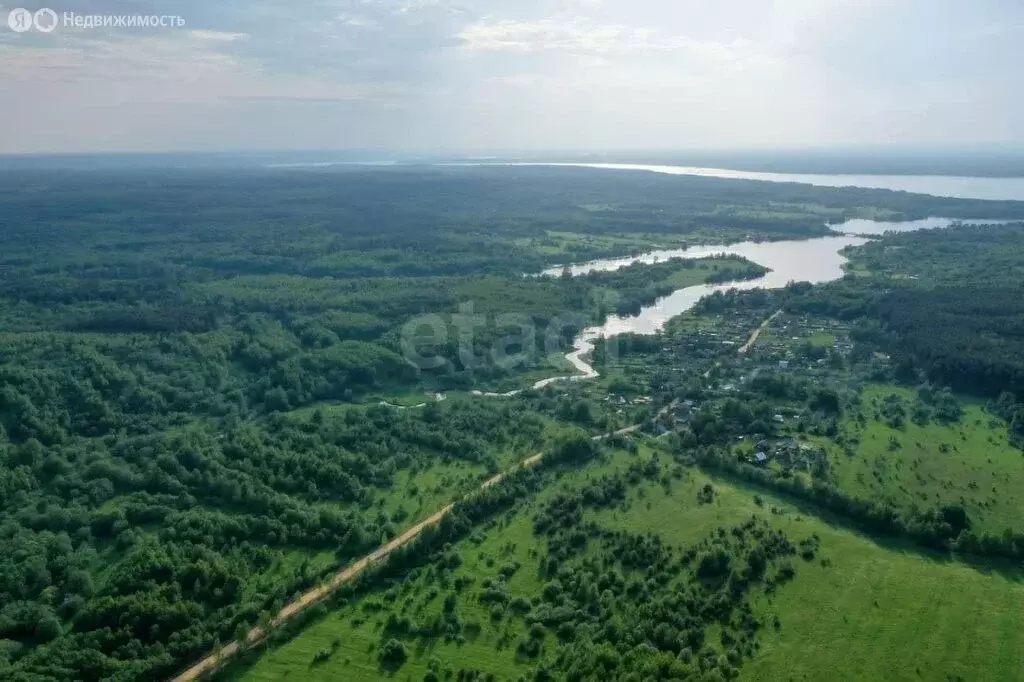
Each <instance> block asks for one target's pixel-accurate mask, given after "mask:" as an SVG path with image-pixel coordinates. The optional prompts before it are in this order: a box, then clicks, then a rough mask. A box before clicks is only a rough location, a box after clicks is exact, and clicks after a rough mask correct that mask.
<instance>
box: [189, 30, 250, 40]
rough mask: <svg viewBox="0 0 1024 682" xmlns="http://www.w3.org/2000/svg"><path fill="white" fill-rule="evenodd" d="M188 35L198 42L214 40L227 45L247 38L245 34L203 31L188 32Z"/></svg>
mask: <svg viewBox="0 0 1024 682" xmlns="http://www.w3.org/2000/svg"><path fill="white" fill-rule="evenodd" d="M189 33H190V34H191V35H192V37H193V38H198V39H199V40H214V41H221V42H228V43H230V42H233V41H235V40H243V39H245V38H248V37H249V36H247V35H246V34H245V33H225V32H224V31H204V30H202V29H196V30H193V31H189Z"/></svg>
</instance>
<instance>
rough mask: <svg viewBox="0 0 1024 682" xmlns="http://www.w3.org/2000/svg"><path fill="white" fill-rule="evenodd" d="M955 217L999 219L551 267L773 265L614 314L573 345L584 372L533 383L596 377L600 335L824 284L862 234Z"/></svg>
mask: <svg viewBox="0 0 1024 682" xmlns="http://www.w3.org/2000/svg"><path fill="white" fill-rule="evenodd" d="M954 222H961V223H972V224H997V223H1002V222H1005V221H999V220H962V221H954V220H952V219H950V218H926V219H924V220H914V221H905V222H901V223H897V222H880V221H872V220H850V221H847V222H845V223H842V224H838V225H833V226H832V228H833V229H834V230H836V231H838V232H842V233H844V234H842V235H836V236H830V237H819V238H816V239H801V240H787V241H777V242H740V243H737V244H729V245H702V246H693V247H690V248H688V249H658V250H654V251H648V252H646V253H641V254H638V255H636V256H628V257H626V258H604V259H600V260H594V261H589V262H586V263H577V264H572V265H567V266H558V267H554V268H550V269H548V270H545V271H544V272H543V273H542V274H544V275H550V276H553V277H557V276H560V275H561V274H562V273H563V272H564V271H565V270H566V269H568V270H569V272H570V273H571V274H572V275H573V276H574V277H575V276H579V275H584V274H586V273H588V272H597V271H611V270H618V269H619V268H623V267H626V266H628V265H630V264H632V263H637V262H640V263H656V262H658V261H664V260H667V259H669V258H706V257H708V256H712V255H716V254H730V255H737V256H742V257H744V258H746V259H748V260H750V261H753V262H754V263H757V264H759V265H763V266H764V267H766V268H768V269H769V270H770V272H768V273H767V274H766V275H764V276H763V277H758V278H757V279H750V280H743V281H738V282H725V283H722V284H700V285H697V286H691V287H686V288H684V289H678V290H676V291H674V292H673V293H671V294H669V295H668V296H666V297H664V298H661V299H659V300H657V301H655V302H654V303H653V304H651V305H649V306H645V307H644V308H642V309H641V311H640V314H639V315H629V316H627V315H612V316H609V317H608V318H607V319H606V320H605V321H604V323H603V324H601V325H599V326H594V327H587V328H586V329H584V330H583V331H582V332H581V333H580V335H579V336H577V337H576V339H575V341H574V344H573V350H572V352H571V353H568V354H567V355H566V356H565V357H566V360H568V361H569V362H570V363H571V364H572V365H573V367H575V368H576V370H577V371H578V372H579V374H577V375H576V376H572V377H551V378H548V379H544V380H542V381H539V382H537V383H536V384H534V385H533V388H535V389H540V388H543V387H545V386H547V385H548V384H551V383H554V382H556V381H565V380H580V379H590V378H594V377H596V376H597V375H598V374H597V371H596V370H595V369H594V368H593V367H592V366H591V365H590V364H589V363H588V362H587V361H586V357H587V356H588V355H589V354H590V353H591V351H593V350H594V342H595V341H596V340H597V339H601V338H608V337H612V336H616V335H618V334H625V333H634V334H656V333H657V332H659V331H661V330H662V329H663V328H664V327H665V324H666V323H667V322H668V321H669V320H670V319H671V318H673V317H675V316H677V315H680V314H682V313H684V312H686V311H688V310H690V309H691V308H693V306H694V305H696V303H697V301H699V300H700V299H701V298H703V297H705V296H708V295H710V294H713V293H715V292H716V291H722V292H724V291H728V290H729V289H738V290H743V291H747V290H751V289H781V288H783V287H785V286H786V285H787V284H789V283H790V282H811V283H812V284H822V283H825V282H831V281H833V280H837V279H839V278H841V277H842V276H843V274H844V272H843V264H844V263H845V262H846V258H845V257H844V256H843V255H842V254H840V253H839V252H840V251H841V250H843V249H845V248H846V247H848V246H860V245H862V244H865V243H867V242H868V238H867V237H863V236H858V235H877V234H883V233H885V232H887V231H895V232H908V231H913V230H922V229H937V228H945V227H948V226H950V225H952V224H953V223H954Z"/></svg>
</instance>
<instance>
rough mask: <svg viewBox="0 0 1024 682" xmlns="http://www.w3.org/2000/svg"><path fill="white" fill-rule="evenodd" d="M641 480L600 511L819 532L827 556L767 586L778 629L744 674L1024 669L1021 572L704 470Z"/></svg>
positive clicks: (682, 522)
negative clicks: (620, 501)
mask: <svg viewBox="0 0 1024 682" xmlns="http://www.w3.org/2000/svg"><path fill="white" fill-rule="evenodd" d="M708 482H711V483H712V485H713V486H714V487H715V490H716V493H717V494H716V499H715V502H714V503H713V504H710V505H701V504H699V503H698V502H697V491H698V490H699V489H700V487H701V486H703V485H704V484H705V483H708ZM642 490H643V497H642V498H641V499H638V500H636V501H635V502H634V503H633V504H632V506H631V508H630V510H629V511H628V512H621V511H615V512H607V511H606V512H601V513H600V514H599V515H598V516H599V517H603V518H602V520H603V521H604V522H605V523H606V524H607V525H610V526H617V527H620V528H622V529H628V530H630V531H633V532H643V531H652V532H657V533H659V534H660V535H661V536H662V537H663V538H665V539H666V540H668V541H669V542H673V543H678V544H686V543H691V542H693V541H695V540H698V539H700V538H701V537H704V536H705V535H706V534H707V533H708V532H709V531H710V530H713V529H714V528H716V527H718V526H721V527H723V528H726V527H730V526H732V525H735V524H736V523H738V522H741V521H743V520H745V519H746V518H749V517H750V515H752V514H758V515H760V516H763V517H767V518H769V519H770V522H771V523H772V524H773V525H775V526H777V527H779V528H781V529H782V530H783V531H785V532H786V534H787V535H788V536H789V537H790V539H791V540H794V541H797V540H800V539H803V538H805V537H808V536H810V535H812V534H817V535H818V536H819V538H820V539H821V549H820V552H819V555H818V559H821V558H824V559H826V560H827V562H828V563H829V564H830V565H828V566H823V565H822V563H821V562H820V561H819V560H818V559H816V560H815V561H814V562H805V561H802V560H798V561H797V565H796V570H797V574H796V578H795V580H794V581H793V582H791V583H788V584H787V585H785V586H784V587H782V588H780V589H779V590H778V592H777V593H776V594H775V595H774V596H773V597H771V598H769V597H766V596H763V595H762V596H761V597H760V599H759V602H758V605H757V607H758V610H759V612H760V614H761V616H762V618H763V619H769V620H770V617H771V616H774V615H778V617H779V619H780V621H781V623H782V628H781V630H780V631H778V632H776V631H775V630H774V629H773V628H771V627H767V628H765V629H764V630H763V631H762V632H761V633H760V635H759V638H760V641H761V645H762V648H761V651H760V652H759V654H758V655H757V656H756V657H755V658H754V659H753V660H750V661H747V662H746V663H745V664H744V665H743V667H742V669H741V676H740V679H741V680H757V681H761V680H764V681H771V682H775V681H778V680H809V681H817V680H879V681H880V682H881V681H884V682H890V681H893V680H908V681H911V680H915V681H916V680H947V679H957V678H956V677H955V676H956V675H961V676H963V679H968V680H1010V679H1020V660H1021V656H1022V655H1024V583H1021V582H1020V581H1019V580H1018V579H1015V578H1014V577H1007V575H1006V574H1004V573H1001V572H997V571H987V572H986V571H980V570H977V569H975V568H972V567H970V566H967V565H965V564H962V563H957V562H954V561H947V560H943V559H940V558H938V557H935V556H929V555H925V554H921V553H919V552H916V551H913V550H908V549H904V548H902V547H898V546H897V547H886V546H882V545H879V544H877V543H876V542H875V541H873V540H871V539H869V538H867V537H865V536H863V535H860V534H858V533H856V532H853V531H850V530H847V529H845V528H844V527H841V526H836V525H832V524H830V523H828V522H827V521H824V520H822V519H819V518H817V517H815V516H813V515H810V514H807V513H806V512H804V511H802V510H800V509H798V508H795V507H794V506H793V504H791V503H788V502H786V501H782V500H780V499H778V498H776V497H773V496H772V495H770V494H767V493H764V492H761V493H760V496H761V497H762V499H763V501H764V504H763V506H758V505H757V504H756V503H755V501H754V495H755V492H754V491H752V490H751V489H748V488H745V487H741V486H737V485H733V484H730V483H728V482H726V481H723V480H720V479H710V478H708V477H707V476H705V475H703V474H701V473H699V472H693V471H691V472H689V473H688V478H687V480H686V481H685V482H682V483H674V484H673V488H672V492H671V494H669V495H666V494H665V492H664V491H663V490H662V488H661V487H660V486H657V485H647V486H644V487H643V488H642ZM772 507H776V508H777V509H778V510H781V511H783V513H782V514H774V513H772V512H771V508H772ZM918 670H920V674H919V673H918ZM947 675H949V676H950V677H947Z"/></svg>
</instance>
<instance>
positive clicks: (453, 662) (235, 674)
mask: <svg viewBox="0 0 1024 682" xmlns="http://www.w3.org/2000/svg"><path fill="white" fill-rule="evenodd" d="M651 454H652V453H651V451H649V450H646V449H642V450H641V451H640V453H639V457H640V458H648V457H650V456H651ZM636 457H637V456H634V455H629V454H628V453H625V452H616V453H613V455H612V456H611V457H609V459H608V460H607V461H606V462H604V463H601V464H595V465H594V466H592V467H589V468H587V469H585V470H577V471H573V472H570V473H568V474H566V475H565V476H564V477H563V478H562V481H561V482H562V483H565V484H569V483H574V482H579V481H582V480H586V479H587V478H588V477H592V476H596V475H600V474H602V473H609V472H612V471H615V470H617V469H620V468H622V467H623V466H624V465H626V464H627V463H628V462H630V461H632V460H634V459H635V458H636ZM558 487H559V486H549V487H548V488H547V489H545V490H544V491H543V492H541V493H540V494H539V495H537V496H536V497H535V498H534V499H531V500H529V501H527V502H526V503H525V504H523V505H522V507H521V508H520V509H519V511H518V513H516V514H515V516H514V518H512V520H511V521H510V522H502V523H500V524H499V525H498V526H496V527H493V528H491V529H490V530H488V531H487V532H484V533H479V535H478V539H480V540H481V541H480V542H479V543H478V542H475V541H474V539H473V538H471V539H470V540H468V541H464V542H463V543H461V544H460V546H459V548H458V549H459V554H460V556H461V557H462V561H463V563H462V567H461V570H460V572H461V573H463V574H465V575H470V576H472V577H473V578H474V584H473V585H472V587H471V588H470V589H469V590H467V594H469V593H471V592H472V591H473V589H472V588H478V587H479V585H480V583H481V582H482V581H483V580H484V579H485V578H487V577H494V576H496V575H497V573H498V570H499V569H500V567H501V566H502V565H503V564H504V563H506V562H509V561H518V562H519V563H521V564H522V565H523V566H522V568H521V569H520V570H518V571H517V572H516V573H515V574H514V575H512V576H511V577H510V578H509V579H508V581H507V584H508V588H509V593H510V594H513V595H517V594H521V595H524V596H526V597H527V598H529V597H531V596H532V595H534V594H538V593H539V592H540V589H541V584H542V583H541V581H540V580H538V578H537V575H536V566H535V565H536V559H534V558H531V552H532V550H533V548H534V547H535V545H536V542H537V540H536V538H535V537H534V535H533V529H532V517H533V515H534V513H535V512H536V511H537V510H538V509H540V507H541V506H542V504H543V503H544V502H545V501H546V500H547V499H548V498H550V496H551V495H552V494H554V493H555V492H556V490H557V489H558ZM424 589H425V588H424V580H423V579H419V580H416V581H414V582H413V584H412V585H410V589H409V593H410V594H413V595H415V597H414V599H413V602H414V603H415V604H416V607H414V608H415V609H416V611H415V612H416V613H417V617H420V618H422V617H425V615H426V614H437V613H440V612H441V608H442V603H443V601H444V592H439V593H438V594H437V595H436V596H434V597H433V598H429V594H430V593H429V592H427V593H426V595H423V594H417V592H422V591H423V590H424ZM381 594H382V593H381V592H379V591H378V592H376V593H373V594H371V595H369V596H367V597H364V598H362V599H361V600H358V601H356V602H355V603H353V604H352V605H350V606H348V607H346V608H344V609H342V610H341V611H339V612H337V613H332V614H330V615H328V616H327V617H325V618H323V619H322V620H320V621H319V622H317V623H315V624H314V625H312V626H310V627H308V628H306V629H305V630H303V631H302V633H301V634H299V635H298V636H297V637H295V638H294V639H293V640H292V641H290V642H288V643H287V644H285V645H284V646H281V647H279V648H277V649H274V650H271V651H268V652H267V653H266V654H264V655H263V656H262V657H260V659H259V660H258V662H257V663H256V664H255V665H254V666H253V667H251V668H249V669H247V670H244V671H238V670H231V669H229V670H228V671H227V673H226V675H227V677H228V678H229V679H237V680H240V681H252V682H256V681H269V680H286V679H289V678H297V679H303V680H323V681H327V680H342V679H343V680H353V681H358V680H379V679H386V677H387V676H386V675H385V673H384V672H383V671H382V670H381V668H380V664H379V662H378V652H377V646H378V645H379V643H380V640H381V628H382V627H383V624H384V621H385V619H386V617H387V615H388V611H387V609H384V610H381V611H374V612H372V613H370V614H369V615H368V612H367V610H366V608H365V604H366V603H367V601H374V602H376V601H379V599H380V596H381ZM403 597H405V594H404V592H403ZM403 597H399V599H398V602H399V603H401V602H403V601H404V600H405V599H404V598H403ZM424 597H428V598H426V599H424ZM421 606H422V610H420V607H421ZM459 611H460V613H461V615H462V619H463V621H465V622H470V621H476V622H478V623H480V624H481V626H482V627H481V629H480V632H479V634H478V635H476V636H471V637H467V638H466V641H465V642H462V643H454V642H444V641H433V642H431V643H430V644H429V645H427V646H419V647H414V648H413V655H412V656H411V658H410V660H409V661H408V662H407V663H406V664H405V665H404V666H402V668H401V670H400V672H399V673H398V674H397V676H396V679H401V680H406V679H408V680H417V681H418V680H422V679H423V676H424V675H425V674H426V672H427V670H428V665H429V663H430V661H431V659H432V658H435V657H436V658H438V659H439V660H441V661H442V663H443V666H444V667H446V668H452V669H453V670H459V669H460V668H471V669H477V670H482V671H484V672H490V673H493V674H495V675H497V676H499V678H516V677H518V676H519V675H521V674H524V673H527V672H528V671H529V670H530V669H531V667H533V665H535V664H534V663H530V664H526V663H519V662H517V660H516V656H515V653H514V651H513V650H512V648H511V647H509V646H504V647H502V648H499V647H498V642H499V640H501V639H502V636H503V635H504V634H505V633H507V632H514V631H515V629H516V628H513V627H512V624H511V622H510V619H509V618H505V619H503V620H502V621H501V622H499V623H494V622H492V620H491V615H490V609H489V608H488V607H485V606H483V605H481V604H479V603H477V602H476V601H475V600H473V599H470V598H465V599H460V600H459ZM517 627H518V626H517ZM335 641H337V642H338V643H339V644H338V647H337V650H336V651H335V653H334V654H333V655H332V656H331V657H330V659H329V660H327V661H326V662H323V663H320V664H317V665H311V662H312V660H313V657H314V656H315V655H316V653H317V652H318V651H320V650H321V649H325V648H326V649H330V648H331V647H332V645H333V644H334V642H335Z"/></svg>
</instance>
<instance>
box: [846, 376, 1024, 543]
mask: <svg viewBox="0 0 1024 682" xmlns="http://www.w3.org/2000/svg"><path fill="white" fill-rule="evenodd" d="M893 393H895V394H897V395H900V396H901V397H902V398H903V399H904V404H905V405H906V407H907V409H908V419H907V420H906V423H905V426H904V428H902V429H894V428H892V427H890V426H889V425H888V424H887V423H885V422H884V421H877V420H875V418H874V416H875V415H874V413H875V411H876V408H875V407H874V406H873V404H872V402H873V401H875V400H877V403H878V405H881V403H882V401H883V400H884V398H885V397H886V396H888V395H890V394H893ZM914 400H915V396H914V393H913V392H912V391H908V390H906V389H900V388H896V387H892V386H880V385H873V386H868V387H866V388H865V389H864V390H863V392H862V401H863V407H862V410H863V413H864V415H865V417H866V418H867V424H866V426H865V427H864V428H863V429H860V428H859V427H858V425H857V423H856V421H855V420H854V419H853V416H852V415H847V416H846V417H845V418H844V420H843V424H842V430H844V431H847V432H851V433H859V435H860V444H859V445H858V446H857V447H856V448H855V451H854V455H853V456H852V457H850V456H848V455H846V454H845V453H844V452H843V451H842V450H841V449H840V448H838V447H837V446H835V445H834V444H833V445H831V446H830V448H829V450H830V462H831V469H832V474H833V476H834V477H835V480H836V483H837V484H838V485H839V487H840V488H842V489H843V490H845V491H847V492H849V493H852V494H854V495H857V496H858V497H865V498H870V499H878V500H885V501H887V502H889V503H891V504H893V505H894V506H897V507H900V508H908V507H910V506H912V505H917V506H918V507H919V508H922V509H929V508H932V507H934V506H936V505H943V504H963V505H964V507H965V509H967V512H968V514H969V516H970V518H971V519H972V521H973V522H974V524H975V526H976V527H977V529H978V530H980V531H987V532H989V533H992V534H995V535H998V534H1001V533H1002V532H1003V531H1004V530H1005V529H1007V528H1013V529H1014V530H1016V531H1020V530H1022V523H1021V513H1022V511H1024V453H1022V452H1021V451H1020V450H1019V449H1017V448H1015V447H1013V446H1012V445H1010V443H1009V442H1008V434H1007V429H1006V426H1005V424H1003V423H1002V422H1001V421H999V420H996V419H994V418H993V416H992V415H990V414H988V413H986V412H985V411H984V409H982V407H981V406H980V405H976V404H966V405H965V406H964V413H963V418H962V419H961V420H960V422H959V423H954V424H950V425H948V426H947V425H944V424H939V423H937V422H935V421H932V422H931V423H929V424H928V425H927V426H924V427H922V426H919V425H917V424H915V423H914V422H913V421H912V420H910V419H909V416H910V414H909V413H910V407H911V406H912V405H913V402H914ZM992 422H995V423H994V424H993V423H992ZM890 439H895V440H893V441H891V440H890ZM890 443H892V445H891V444H890ZM895 443H898V444H899V447H898V448H897V447H895Z"/></svg>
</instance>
